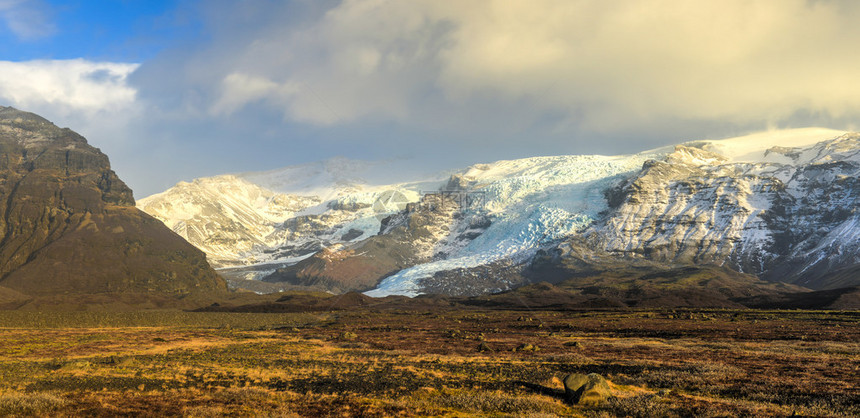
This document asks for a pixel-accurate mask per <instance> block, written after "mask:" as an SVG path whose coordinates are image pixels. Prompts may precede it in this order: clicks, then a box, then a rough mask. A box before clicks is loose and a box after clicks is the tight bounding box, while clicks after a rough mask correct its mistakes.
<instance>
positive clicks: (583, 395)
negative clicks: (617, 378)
mask: <svg viewBox="0 0 860 418" xmlns="http://www.w3.org/2000/svg"><path fill="white" fill-rule="evenodd" d="M564 393H565V395H566V396H567V399H568V401H569V402H571V403H573V404H577V405H585V406H595V405H600V404H602V403H604V402H606V400H607V399H609V397H610V396H612V391H611V390H610V389H609V383H607V382H606V379H604V378H603V376H601V375H599V374H597V373H591V374H587V375H586V374H582V373H573V374H569V375H567V376H566V377H565V378H564Z"/></svg>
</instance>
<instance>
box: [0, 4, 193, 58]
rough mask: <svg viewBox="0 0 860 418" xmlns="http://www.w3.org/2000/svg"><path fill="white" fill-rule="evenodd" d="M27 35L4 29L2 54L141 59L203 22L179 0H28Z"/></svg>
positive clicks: (184, 36)
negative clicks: (30, 28) (30, 30)
mask: <svg viewBox="0 0 860 418" xmlns="http://www.w3.org/2000/svg"><path fill="white" fill-rule="evenodd" d="M30 3H32V4H30V5H29V6H28V9H29V10H28V13H27V14H29V15H31V16H32V17H30V19H32V22H30V23H29V25H31V26H33V27H34V31H35V32H36V33H34V34H32V35H26V36H24V37H23V38H22V37H21V36H20V34H16V33H15V32H14V31H13V30H11V29H10V28H9V26H8V25H4V26H2V27H0V45H2V46H0V54H2V57H3V58H4V59H7V60H11V61H26V60H34V59H73V58H86V59H89V60H95V61H119V62H142V61H145V60H147V59H151V58H152V57H154V56H155V55H156V54H158V53H159V52H160V51H161V50H163V49H164V48H166V47H168V46H170V45H171V44H174V43H175V42H177V41H178V40H182V39H186V40H187V39H193V38H195V37H198V36H200V35H201V33H200V25H199V21H196V19H194V17H193V16H191V15H190V14H182V13H181V8H180V2H179V1H160V0H114V1H104V0H96V1H92V0H89V1H88V0H77V1H42V2H30Z"/></svg>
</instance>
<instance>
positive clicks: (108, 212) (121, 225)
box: [0, 107, 224, 296]
mask: <svg viewBox="0 0 860 418" xmlns="http://www.w3.org/2000/svg"><path fill="white" fill-rule="evenodd" d="M0 234H2V239H0V286H3V287H5V288H9V289H13V290H15V291H19V292H23V293H25V294H28V295H34V296H36V295H50V294H58V293H59V294H62V293H69V294H89V293H103V292H160V293H166V294H173V295H181V294H188V293H191V292H197V291H210V290H219V289H223V288H224V283H223V281H222V280H221V279H220V278H219V277H218V276H217V275H216V274H215V272H214V271H213V270H212V269H211V268H210V267H209V265H208V264H207V262H206V258H205V255H204V254H203V253H202V252H201V251H200V250H198V249H196V248H194V247H193V246H191V245H190V244H188V243H187V242H185V241H184V240H182V238H180V237H179V236H177V235H176V234H174V233H172V232H171V231H170V230H169V229H167V228H166V227H164V225H163V224H161V223H160V222H159V221H157V220H155V219H153V218H152V217H151V216H149V215H147V214H145V213H143V212H141V211H139V210H137V209H136V208H135V207H134V199H133V197H132V192H131V190H130V189H129V188H128V187H127V186H126V185H125V183H123V182H122V181H121V180H120V179H119V178H118V177H117V176H116V174H115V173H114V172H113V171H112V170H111V169H110V165H109V163H108V158H107V156H105V155H104V154H103V153H101V152H100V151H99V150H98V149H96V148H94V147H92V146H90V145H88V144H87V142H86V140H85V139H84V138H83V137H81V136H80V135H78V134H76V133H75V132H73V131H71V130H69V129H60V128H58V127H56V126H55V125H53V124H51V123H50V122H48V121H47V120H45V119H43V118H41V117H39V116H36V115H34V114H31V113H26V112H22V111H19V110H16V109H13V108H10V107H0Z"/></svg>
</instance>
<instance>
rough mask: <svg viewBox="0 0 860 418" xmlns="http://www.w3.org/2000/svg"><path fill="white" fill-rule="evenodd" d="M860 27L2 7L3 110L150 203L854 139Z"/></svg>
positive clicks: (416, 12) (843, 11) (262, 4)
mask: <svg viewBox="0 0 860 418" xmlns="http://www.w3.org/2000/svg"><path fill="white" fill-rule="evenodd" d="M857 21H860V3H858V2H854V1H848V0H820V1H814V2H813V1H807V0H761V1H756V2H750V1H746V0H721V1H718V2H717V1H714V2H690V1H686V0H676V1H672V0H669V1H666V0H623V1H613V2H606V1H603V0H582V1H577V2H570V1H568V0H474V1H469V2H460V1H445V0H412V1H402V0H243V1H233V0H207V1H193V0H175V1H143V0H127V1H121V0H117V1H84V0H78V1H47V0H0V105H11V106H15V107H18V108H21V109H24V110H29V111H33V112H36V113H39V114H41V115H43V116H45V117H46V118H48V119H50V120H52V121H54V122H55V123H57V124H58V125H61V126H68V127H71V128H72V129H74V130H76V131H78V132H80V133H81V134H83V135H84V136H86V137H87V138H88V139H89V141H90V142H91V143H92V144H94V145H95V146H97V147H99V148H101V149H102V150H103V151H105V152H106V153H107V154H108V155H109V156H110V157H111V161H112V164H113V167H114V169H115V170H116V171H117V173H118V174H119V175H120V177H121V178H123V179H124V180H126V181H127V182H128V183H129V185H130V186H131V187H132V188H133V189H134V190H135V196H136V197H138V198H140V197H144V196H146V195H149V194H151V193H155V192H159V191H162V190H164V189H166V188H168V187H170V186H172V185H173V184H175V183H176V182H178V181H180V180H190V179H192V178H195V177H200V176H207V175H215V174H221V173H231V172H241V171H252V170H268V169H273V168H278V167H282V166H286V165H292V164H300V163H304V162H309V161H316V160H321V159H326V158H331V157H335V156H345V157H348V158H356V159H368V160H381V159H392V158H397V159H410V160H411V161H414V164H413V166H414V167H415V170H416V171H434V170H441V169H450V168H457V167H461V166H466V165H470V164H473V163H479V162H489V161H494V160H498V159H510V158H520V157H529V156H536V155H558V154H580V153H601V154H619V153H630V152H637V151H641V150H645V149H649V148H654V147H657V146H661V145H666V144H671V143H677V142H680V141H683V140H693V139H702V138H718V137H727V136H734V135H740V134H745V133H749V132H751V131H761V130H765V129H775V128H791V127H804V126H824V127H831V128H838V129H855V124H856V121H857V119H858V117H860V83H857V82H856V80H857V78H858V75H860V73H858V72H860V55H858V54H856V45H858V44H860V26H858V25H856V22H857ZM404 175H405V174H404ZM393 180H397V178H394V179H393Z"/></svg>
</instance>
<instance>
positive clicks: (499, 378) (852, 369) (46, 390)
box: [0, 311, 860, 417]
mask: <svg viewBox="0 0 860 418" xmlns="http://www.w3.org/2000/svg"><path fill="white" fill-rule="evenodd" d="M4 315H5V319H7V321H6V322H3V324H4V325H5V328H0V415H3V416H6V415H19V416H34V415H35V416H64V415H65V416H80V415H87V416H165V415H166V416H193V417H207V416H224V415H231V416H272V417H293V416H427V415H432V416H468V415H479V416H483V415H492V416H534V417H539V416H555V415H568V416H577V415H581V416H632V417H635V416H790V415H791V414H793V413H797V414H800V415H813V416H858V415H860V405H858V402H857V399H858V398H860V391H858V388H860V378H858V375H860V343H858V341H860V315H858V314H857V313H853V312H844V313H839V312H826V313H825V312H800V311H791V312H764V311H743V312H730V311H708V312H670V311H654V312H635V311H633V312H631V311H625V312H612V311H604V312H533V313H528V314H527V315H524V314H523V313H522V312H504V311H493V312H480V311H462V312H461V311H444V312H405V311H403V312H400V311H382V312H374V311H355V312H339V313H336V314H331V313H323V314H280V315H271V314H186V313H165V312H162V313H157V314H153V313H142V314H128V315H127V316H125V317H115V318H111V319H106V318H105V317H102V316H99V315H98V314H91V313H71V314H64V316H63V317H62V318H54V319H56V321H57V322H56V323H50V324H45V327H44V328H39V327H36V326H33V325H34V323H37V322H39V323H44V322H46V321H50V320H51V317H50V316H49V314H44V315H43V316H41V317H40V316H39V314H36V315H35V316H31V317H29V318H28V317H24V316H15V315H17V314H8V313H0V317H4ZM76 315H78V316H77V317H76ZM207 315H212V316H207ZM16 321H18V322H16ZM147 321H149V323H147ZM104 322H109V323H110V325H111V326H110V327H97V326H96V325H97V324H96V323H104ZM801 335H804V336H806V338H803V339H801V338H799V336H801ZM573 342H577V343H578V344H572V343H573ZM482 343H483V344H486V345H487V346H489V347H490V348H491V349H492V351H482V352H479V350H478V348H479V345H480V344H482ZM525 344H531V345H533V346H537V347H539V348H540V349H539V350H535V351H524V350H516V348H517V347H521V346H523V345H525ZM571 372H580V373H591V372H595V373H600V374H602V375H604V376H605V377H606V378H607V379H609V380H610V382H612V388H613V393H614V395H615V397H614V398H611V399H610V400H609V401H608V402H607V403H605V404H604V405H602V406H597V407H590V408H584V407H579V406H572V405H568V404H566V403H565V401H564V395H563V387H562V386H561V383H560V379H561V378H562V377H564V376H565V375H566V374H567V373H571Z"/></svg>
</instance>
